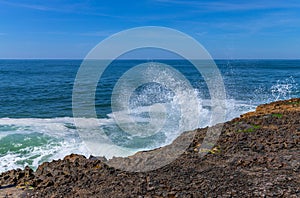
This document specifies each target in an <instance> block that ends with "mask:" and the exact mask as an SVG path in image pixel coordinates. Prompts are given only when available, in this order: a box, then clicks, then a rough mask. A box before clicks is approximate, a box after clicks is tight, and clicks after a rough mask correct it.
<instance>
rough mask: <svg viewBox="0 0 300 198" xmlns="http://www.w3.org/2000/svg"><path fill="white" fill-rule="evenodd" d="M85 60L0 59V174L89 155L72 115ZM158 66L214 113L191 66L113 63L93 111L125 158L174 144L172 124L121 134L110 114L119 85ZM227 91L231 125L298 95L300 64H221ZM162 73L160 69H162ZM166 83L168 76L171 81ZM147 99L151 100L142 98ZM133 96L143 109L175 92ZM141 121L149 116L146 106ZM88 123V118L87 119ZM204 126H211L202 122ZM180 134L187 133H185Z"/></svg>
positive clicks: (149, 89) (152, 88)
mask: <svg viewBox="0 0 300 198" xmlns="http://www.w3.org/2000/svg"><path fill="white" fill-rule="evenodd" d="M81 62H82V60H80V59H0V172H3V171H6V170H9V169H13V168H23V167H25V166H26V165H29V166H30V167H32V168H36V167H37V166H38V165H39V164H41V163H42V162H45V161H51V160H52V159H60V158H63V157H64V156H65V155H67V154H71V153H78V154H83V155H86V156H89V154H90V153H89V151H88V149H87V148H86V146H85V144H84V142H83V141H82V140H81V139H80V137H79V135H78V133H77V131H76V127H75V124H74V119H73V114H72V91H73V84H74V80H75V78H76V74H77V71H78V69H79V67H80V64H81ZM147 62H161V63H164V64H167V65H170V66H172V67H173V68H175V69H176V70H178V71H179V72H180V73H181V74H183V75H184V76H185V77H186V79H188V81H189V82H190V84H191V85H192V86H193V89H195V92H196V93H197V98H198V100H199V102H200V104H201V108H202V109H203V115H204V117H207V116H208V115H209V113H210V112H211V106H210V102H209V101H210V95H209V91H208V88H207V85H206V83H205V81H204V79H203V77H202V76H201V74H199V73H198V72H197V70H196V69H195V68H194V67H193V65H192V64H191V63H190V62H188V61H186V60H181V59H176V60H166V59H157V60H143V59H138V60H130V59H123V60H116V61H113V62H112V63H111V64H110V66H109V67H108V68H107V69H106V70H105V72H104V73H103V76H102V77H101V79H100V81H99V83H98V86H97V90H96V99H95V103H96V111H97V117H98V120H99V123H100V124H101V127H102V128H103V129H105V131H106V135H107V136H108V137H109V138H111V139H112V141H113V142H114V143H116V144H117V145H119V146H122V147H126V148H127V149H128V151H129V153H128V154H130V153H133V152H136V151H140V150H147V149H153V148H157V147H159V146H164V145H166V144H169V143H170V141H172V140H174V139H175V138H176V137H177V136H178V135H179V134H172V133H171V132H172V127H173V126H172V124H170V125H168V127H167V128H166V129H165V131H163V132H161V133H159V134H158V135H154V136H151V137H149V138H139V139H136V138H132V137H129V136H126V135H124V134H122V133H121V132H120V131H119V129H118V127H117V126H116V123H115V121H114V119H113V117H112V116H111V113H112V109H111V95H112V90H113V88H114V86H115V84H116V83H117V81H118V79H119V78H120V77H121V76H122V74H124V72H126V71H128V70H129V69H130V68H132V67H134V66H136V65H138V64H141V63H147ZM215 62H216V65H217V66H218V68H219V70H220V72H221V75H222V77H223V81H224V85H225V89H226V90H225V91H226V109H227V114H226V120H231V119H233V118H235V117H238V116H240V115H241V114H243V113H246V112H249V111H252V110H254V109H255V107H256V106H257V105H259V104H264V103H269V102H272V101H278V100H283V99H290V98H295V97H300V88H299V85H300V60H289V59H238V60H237V59H235V60H231V59H226V60H224V59H222V60H221V59H217V60H215ZM158 72H159V71H158ZM166 81H168V76H166ZM143 94H146V97H141V96H142V95H143ZM135 96H136V98H134V97H133V98H132V100H133V103H134V104H136V105H137V106H138V107H148V106H151V105H154V104H156V103H161V104H164V103H168V102H170V98H171V97H172V91H170V90H166V89H163V88H162V87H159V85H149V86H145V87H141V88H140V89H139V90H138V91H137V92H136V93H135ZM139 113H140V114H139V115H144V114H143V113H144V109H143V108H141V112H139ZM84 119H89V118H84ZM195 119H201V122H200V124H199V127H205V126H208V125H209V122H208V120H206V119H202V118H195ZM182 132H183V131H182Z"/></svg>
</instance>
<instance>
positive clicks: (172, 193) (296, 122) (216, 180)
mask: <svg viewBox="0 0 300 198" xmlns="http://www.w3.org/2000/svg"><path fill="white" fill-rule="evenodd" d="M207 130H208V128H204V129H197V130H195V131H192V132H186V133H184V134H183V135H182V137H179V138H178V139H177V140H175V141H174V142H175V143H176V142H179V141H180V139H181V138H183V137H185V136H188V135H189V134H193V135H195V137H194V139H193V140H192V143H191V144H190V146H189V147H188V149H187V150H186V152H184V153H183V154H182V155H180V156H179V157H178V158H177V159H176V160H174V161H172V162H171V163H170V164H167V165H166V166H163V167H161V168H159V169H156V170H152V171H147V172H127V171H124V170H119V169H117V168H113V167H112V166H109V165H107V164H118V163H119V161H118V159H117V158H115V159H114V161H110V162H109V161H108V162H107V161H106V160H105V159H104V158H96V157H90V158H89V159H86V158H85V157H84V156H81V155H75V154H72V155H69V156H66V157H65V158H64V159H63V160H57V161H52V162H46V163H43V164H42V165H40V166H39V167H38V169H37V170H36V171H33V170H31V169H30V168H29V167H26V168H25V169H24V170H21V169H17V170H11V171H8V172H5V173H2V174H1V175H0V197H295V198H296V197H300V98H297V99H291V100H286V101H279V102H273V103H270V104H265V105H260V106H258V107H257V109H256V111H255V112H249V113H246V114H244V115H242V116H240V118H235V119H233V120H231V121H229V122H226V123H224V125H223V128H222V132H221V135H220V136H219V139H218V141H217V143H216V144H215V145H214V147H213V148H212V149H210V151H209V152H208V154H207V155H205V156H204V157H201V156H200V155H199V148H200V147H201V143H202V141H203V139H204V137H205V135H206V131H207ZM169 148H171V147H169ZM162 149H163V148H162ZM158 150H159V149H157V150H153V151H149V152H139V153H137V154H135V155H134V156H132V157H130V159H131V161H130V160H129V162H128V164H126V166H127V165H128V166H130V165H131V166H136V163H133V162H132V161H134V162H136V161H137V159H139V157H141V156H142V157H144V154H145V153H148V154H149V155H150V154H151V153H155V152H157V151H158ZM146 155H147V154H146ZM132 159H134V160H132ZM121 166H123V164H121ZM114 167H116V166H114Z"/></svg>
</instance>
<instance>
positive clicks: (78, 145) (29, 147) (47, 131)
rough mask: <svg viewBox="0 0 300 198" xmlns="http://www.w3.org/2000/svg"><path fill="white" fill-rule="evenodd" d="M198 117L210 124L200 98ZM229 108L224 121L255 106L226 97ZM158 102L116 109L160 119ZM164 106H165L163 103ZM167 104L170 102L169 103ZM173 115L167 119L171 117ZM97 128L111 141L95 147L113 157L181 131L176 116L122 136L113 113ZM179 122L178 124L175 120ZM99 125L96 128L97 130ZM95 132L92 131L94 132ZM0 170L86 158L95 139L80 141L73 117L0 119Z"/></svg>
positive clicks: (158, 142) (136, 117) (142, 117)
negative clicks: (147, 131)
mask: <svg viewBox="0 0 300 198" xmlns="http://www.w3.org/2000/svg"><path fill="white" fill-rule="evenodd" d="M200 104H201V109H202V112H201V118H195V119H200V122H199V126H198V127H205V126H207V125H209V116H210V101H209V100H203V101H202V100H201V103H200ZM226 104H227V108H228V111H227V112H230V114H228V115H227V120H229V119H231V118H234V117H235V116H237V115H240V114H241V113H244V112H247V111H249V110H253V108H254V106H251V105H247V104H245V103H243V101H235V100H228V101H227V102H226ZM155 105H157V104H153V105H150V106H139V107H137V108H135V109H133V110H132V111H131V114H128V112H125V111H123V112H117V113H118V114H120V116H124V117H130V120H135V122H141V123H142V122H148V121H149V120H148V117H147V116H145V115H146V113H147V112H149V109H150V108H152V110H154V111H152V113H154V116H152V117H154V118H155V117H156V116H157V117H156V118H157V119H159V115H160V110H161V109H160V108H155V107H153V106H155ZM163 105H166V104H165V103H164V104H163ZM169 105H170V104H169ZM172 116H173V115H172V114H170V115H169V118H172ZM76 119H82V120H83V121H84V122H85V123H87V127H86V128H82V129H81V130H85V131H86V133H87V134H90V135H91V137H94V136H95V134H96V135H98V136H100V135H99V133H98V130H95V128H94V126H93V127H91V125H89V124H88V123H93V121H94V120H93V118H76ZM97 121H98V122H97V123H99V126H98V127H99V128H100V129H101V128H102V129H103V128H105V129H106V130H108V131H106V133H105V135H106V137H99V139H102V140H103V139H104V140H105V139H107V138H110V140H113V141H112V143H109V142H108V141H107V142H105V143H103V144H102V145H101V146H100V147H99V144H98V143H97V142H96V143H97V148H98V149H99V150H101V153H102V154H103V155H105V157H107V158H112V157H113V156H128V155H132V154H134V153H135V152H137V151H141V150H149V149H153V148H156V147H160V146H164V145H167V144H170V143H171V142H172V141H173V140H174V139H175V138H176V137H178V136H179V135H180V133H174V131H173V130H174V129H176V128H177V127H178V126H176V123H177V122H178V120H177V119H173V120H172V119H170V120H169V121H168V122H167V123H166V125H165V127H164V128H162V129H161V132H160V133H158V134H154V135H153V136H149V137H145V138H144V139H143V138H139V137H133V136H129V135H128V134H126V135H125V136H124V134H123V136H122V134H121V132H122V130H120V128H118V126H117V125H116V123H115V121H114V116H113V114H109V115H108V118H107V119H97ZM177 124H178V123H177ZM99 128H98V129H99ZM93 133H95V134H93ZM1 141H2V143H1V149H0V151H1V152H0V172H3V171H6V170H10V169H12V168H24V167H25V166H26V165H29V166H30V167H32V168H37V166H38V165H39V164H41V163H42V162H45V161H51V160H53V159H62V158H63V157H64V156H65V155H67V154H71V153H77V154H83V155H85V156H86V157H88V156H89V155H90V154H93V152H92V151H91V150H89V149H88V148H87V147H86V144H94V143H95V141H96V140H91V141H85V142H83V141H82V140H81V138H80V136H79V135H78V133H77V129H76V127H75V124H74V118H70V117H64V118H44V119H42V118H20V119H16V118H1V119H0V142H1Z"/></svg>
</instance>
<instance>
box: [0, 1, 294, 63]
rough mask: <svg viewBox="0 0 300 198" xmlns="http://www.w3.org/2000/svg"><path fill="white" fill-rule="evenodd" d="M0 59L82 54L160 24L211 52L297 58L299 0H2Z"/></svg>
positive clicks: (217, 55)
mask: <svg viewBox="0 0 300 198" xmlns="http://www.w3.org/2000/svg"><path fill="white" fill-rule="evenodd" d="M0 18H1V19H0V58H67V59H69V58H76V59H80V58H84V57H85V55H86V54H87V53H88V52H89V51H90V50H91V49H92V48H93V47H94V46H95V45H96V44H98V43H99V42H100V41H101V40H103V39H104V38H106V37H108V36H110V35H111V34H113V33H117V32H119V31H121V30H125V29H128V28H133V27H138V26H148V25H151V26H165V27H170V28H174V29H177V30H179V31H182V32H184V33H187V34H189V35H191V36H192V37H194V38H195V39H196V40H198V41H199V42H200V43H201V44H202V45H203V46H204V47H205V48H206V49H207V50H208V51H209V52H210V54H211V55H212V57H213V58H216V59H220V58H221V59H223V58H225V59H238V58H280V59H299V58H300V2H299V1H298V0H293V1H292V0H253V1H241V0H240V1H237V0H235V1H234V0H227V1H214V0H204V1H201V0H199V1H196V0H194V1H188V0H187V1H185V0H144V1H143V0H141V1H121V0H110V1H101V0H98V1H96V0H86V1H83V0H72V1H71V0H49V1H45V0H27V1H25V0H19V1H17V0H0Z"/></svg>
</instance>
